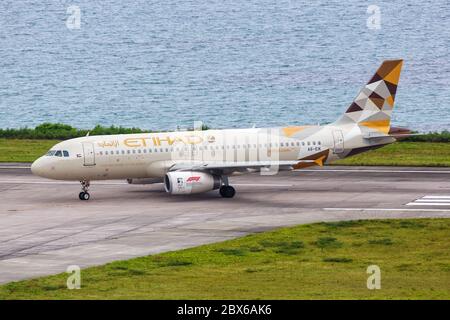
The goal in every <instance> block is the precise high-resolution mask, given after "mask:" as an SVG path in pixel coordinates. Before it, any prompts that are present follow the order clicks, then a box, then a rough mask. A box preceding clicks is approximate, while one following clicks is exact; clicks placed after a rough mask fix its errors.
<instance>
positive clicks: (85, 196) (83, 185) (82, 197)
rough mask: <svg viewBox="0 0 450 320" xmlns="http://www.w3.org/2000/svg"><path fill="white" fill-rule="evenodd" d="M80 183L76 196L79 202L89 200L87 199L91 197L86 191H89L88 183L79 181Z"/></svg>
mask: <svg viewBox="0 0 450 320" xmlns="http://www.w3.org/2000/svg"><path fill="white" fill-rule="evenodd" d="M80 183H81V190H82V191H81V192H80V194H79V195H78V198H80V200H89V198H90V197H91V195H90V194H89V192H88V190H89V186H90V183H89V181H84V180H83V181H80Z"/></svg>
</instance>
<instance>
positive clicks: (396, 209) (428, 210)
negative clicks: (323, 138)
mask: <svg viewBox="0 0 450 320" xmlns="http://www.w3.org/2000/svg"><path fill="white" fill-rule="evenodd" d="M322 210H324V211H417V212H448V213H450V209H411V208H404V209H401V208H322Z"/></svg>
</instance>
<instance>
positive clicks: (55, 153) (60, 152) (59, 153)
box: [45, 150, 69, 158]
mask: <svg viewBox="0 0 450 320" xmlns="http://www.w3.org/2000/svg"><path fill="white" fill-rule="evenodd" d="M45 155H46V156H48V157H66V158H68V157H69V151H67V150H50V151H49V152H47V153H46V154H45Z"/></svg>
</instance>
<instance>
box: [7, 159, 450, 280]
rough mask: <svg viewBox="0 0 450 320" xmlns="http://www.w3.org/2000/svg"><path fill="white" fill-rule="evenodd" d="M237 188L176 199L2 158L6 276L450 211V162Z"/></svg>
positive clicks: (152, 188) (156, 189)
mask: <svg viewBox="0 0 450 320" xmlns="http://www.w3.org/2000/svg"><path fill="white" fill-rule="evenodd" d="M230 183H231V184H232V185H233V186H235V188H236V191H237V194H236V197H235V198H233V199H224V198H221V197H220V196H219V195H218V192H217V191H211V192H209V193H206V194H199V195H191V196H169V195H168V194H166V193H165V192H164V190H163V186H162V184H156V185H129V184H127V183H126V182H125V181H105V182H93V183H92V184H91V189H90V193H91V200H89V201H80V200H78V193H79V191H80V186H79V184H78V183H76V182H59V181H51V180H46V179H42V178H38V177H35V176H32V175H31V172H30V170H29V168H28V167H27V166H26V165H23V164H0V191H1V192H0V283H6V282H10V281H15V280H20V279H25V278H31V277H37V276H42V275H48V274H54V273H59V272H64V271H65V270H66V268H67V267H68V266H70V265H78V266H80V267H82V268H83V267H87V266H93V265H99V264H103V263H106V262H110V261H113V260H118V259H127V258H132V257H137V256H143V255H148V254H154V253H158V252H164V251H171V250H177V249H182V248H188V247H192V246H197V245H201V244H206V243H212V242H217V241H222V240H226V239H232V238H236V237H239V236H243V235H246V234H249V233H254V232H261V231H265V230H270V229H273V228H277V227H281V226H290V225H296V224H302V223H310V222H318V221H336V220H350V219H374V218H412V217H430V218H431V217H446V218H450V169H446V168H400V167H395V168H394V167H336V166H335V167H325V168H317V169H316V168H314V169H308V170H299V171H294V172H282V173H280V174H279V175H277V176H262V175H259V174H252V175H243V176H235V177H232V178H230Z"/></svg>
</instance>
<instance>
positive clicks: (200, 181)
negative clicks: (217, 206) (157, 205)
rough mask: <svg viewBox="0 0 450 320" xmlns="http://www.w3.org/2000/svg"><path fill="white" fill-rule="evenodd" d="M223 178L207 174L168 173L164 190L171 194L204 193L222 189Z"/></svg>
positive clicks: (190, 172) (189, 172)
mask: <svg viewBox="0 0 450 320" xmlns="http://www.w3.org/2000/svg"><path fill="white" fill-rule="evenodd" d="M221 185H222V178H221V177H220V176H217V175H212V174H209V173H205V172H196V171H177V172H168V173H166V175H165V177H164V188H165V189H166V192H167V193H169V194H174V195H177V194H192V193H202V192H207V191H211V190H215V189H218V188H220V186H221Z"/></svg>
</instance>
